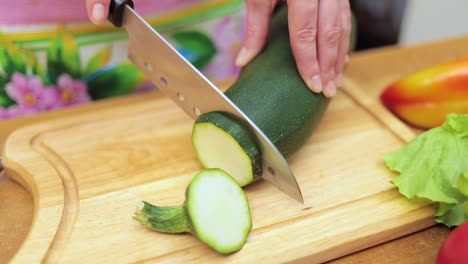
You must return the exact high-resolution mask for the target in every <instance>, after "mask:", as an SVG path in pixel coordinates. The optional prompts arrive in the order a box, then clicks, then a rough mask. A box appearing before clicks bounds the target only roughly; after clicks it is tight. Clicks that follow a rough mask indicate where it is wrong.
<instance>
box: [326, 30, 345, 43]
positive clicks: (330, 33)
mask: <svg viewBox="0 0 468 264" xmlns="http://www.w3.org/2000/svg"><path fill="white" fill-rule="evenodd" d="M342 32H343V30H342V28H341V27H338V26H334V27H330V28H329V29H328V30H326V31H325V42H326V43H327V44H328V46H330V47H334V46H337V45H338V43H339V41H340V37H341V34H342Z"/></svg>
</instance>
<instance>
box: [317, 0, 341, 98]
mask: <svg viewBox="0 0 468 264" xmlns="http://www.w3.org/2000/svg"><path fill="white" fill-rule="evenodd" d="M339 1H340V0H325V1H320V4H319V14H318V33H317V45H318V48H317V51H318V61H319V65H320V70H321V73H322V74H321V76H322V83H323V93H324V95H325V96H327V97H332V96H334V95H335V94H336V84H335V78H336V70H335V69H336V67H335V65H336V63H337V59H338V49H339V46H340V41H341V35H342V28H341V16H340V5H339Z"/></svg>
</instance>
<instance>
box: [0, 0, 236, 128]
mask: <svg viewBox="0 0 468 264" xmlns="http://www.w3.org/2000/svg"><path fill="white" fill-rule="evenodd" d="M198 2H202V1H197V3H198ZM208 2H209V1H208ZM231 2H236V3H237V2H239V1H231ZM240 7H241V6H240V5H237V8H236V9H233V10H234V12H235V13H233V14H224V13H223V14H221V13H220V14H219V15H218V16H214V17H213V15H211V17H210V16H208V17H207V18H206V19H203V17H202V16H201V15H199V17H200V16H201V19H199V20H198V21H197V22H196V23H180V21H178V22H179V23H178V24H177V23H175V24H176V26H173V27H172V28H171V27H168V26H167V25H166V29H165V32H163V33H162V34H163V35H164V36H165V37H166V38H167V39H168V41H169V42H171V43H172V44H173V45H174V46H175V47H176V49H177V50H178V51H179V52H180V53H181V54H182V55H183V56H184V57H185V58H187V59H188V60H189V61H190V62H191V63H192V64H193V65H194V66H195V67H197V68H198V69H200V70H201V71H202V72H203V73H204V74H205V75H206V76H207V77H208V78H210V79H212V80H217V79H226V78H232V77H234V76H236V75H237V74H238V72H239V69H237V68H236V67H235V66H234V60H235V56H236V54H237V52H238V50H239V49H240V46H241V43H242V37H243V33H244V32H243V29H244V25H243V19H242V9H241V8H240ZM171 8H174V7H171ZM215 11H216V10H213V12H215ZM213 12H211V11H210V12H208V13H206V14H213ZM215 13H216V12H215ZM189 22H193V19H192V20H191V21H189ZM166 24H167V23H166ZM55 27H56V28H55V30H54V32H53V34H52V36H51V37H49V38H48V39H47V41H46V42H45V43H44V41H43V40H41V41H42V43H43V44H42V48H37V45H36V46H34V45H28V43H27V42H23V43H22V42H21V41H17V39H15V36H14V34H8V32H3V33H1V32H0V120H4V119H9V118H16V117H21V116H27V115H31V114H36V113H41V112H46V111H52V110H58V109H62V108H66V107H71V106H75V105H80V104H85V103H90V102H93V101H97V100H101V99H106V98H111V97H116V96H124V95H128V94H131V93H137V92H144V91H149V90H155V89H156V88H155V86H154V85H152V83H151V82H149V81H148V80H147V79H146V78H145V76H144V75H143V73H142V72H140V70H138V69H137V68H136V67H135V66H134V65H133V64H132V63H130V62H129V61H128V60H126V59H122V58H126V55H125V54H123V53H124V52H126V46H125V45H116V44H115V43H117V42H119V41H120V43H122V42H123V43H125V39H122V37H120V39H118V40H117V41H115V40H112V38H109V39H104V40H103V41H100V42H99V43H97V41H96V43H94V44H93V45H91V46H92V47H91V48H90V47H89V45H88V46H86V45H85V42H84V41H80V39H79V36H77V34H74V32H76V30H75V31H74V30H73V27H72V26H70V25H67V24H63V23H56V26H55ZM3 28H5V27H3ZM1 30H2V26H1V20H0V31H1ZM114 30H115V29H114ZM32 33H34V32H32ZM160 33H161V31H160ZM31 35H34V34H31ZM98 38H99V33H96V38H95V39H98ZM88 39H89V37H88ZM93 41H94V40H93ZM30 42H34V39H33V40H32V41H30ZM88 42H89V40H88Z"/></svg>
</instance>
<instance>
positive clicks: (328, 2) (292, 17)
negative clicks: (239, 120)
mask: <svg viewBox="0 0 468 264" xmlns="http://www.w3.org/2000/svg"><path fill="white" fill-rule="evenodd" d="M246 2H247V35H246V40H245V44H244V47H243V48H242V49H241V52H240V53H239V56H238V58H237V61H236V64H237V65H238V66H244V65H246V64H247V63H248V62H249V61H250V60H251V59H253V58H254V57H255V56H256V55H257V54H258V53H259V52H260V51H261V50H262V48H263V46H264V45H265V41H266V39H267V33H268V28H269V24H270V19H271V15H272V11H273V9H274V7H275V5H276V4H277V2H278V0H246ZM288 9H289V11H288V12H289V13H288V17H289V21H288V23H289V34H290V40H291V47H292V50H293V53H294V57H295V60H296V63H297V67H298V70H299V73H300V74H301V76H302V78H303V79H304V81H305V82H306V84H307V86H308V87H309V88H310V89H311V90H312V91H314V92H322V91H323V93H324V95H325V96H328V97H331V96H334V95H335V94H336V86H337V85H340V82H341V78H342V72H343V68H344V64H345V61H346V60H347V57H346V56H347V52H348V49H349V36H350V31H351V11H350V6H349V1H348V0H289V1H288Z"/></svg>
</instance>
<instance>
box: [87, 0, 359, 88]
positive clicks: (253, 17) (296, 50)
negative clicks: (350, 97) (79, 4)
mask: <svg viewBox="0 0 468 264" xmlns="http://www.w3.org/2000/svg"><path fill="white" fill-rule="evenodd" d="M277 2H278V0H246V3H247V35H246V40H245V43H244V47H243V48H242V49H241V51H240V53H239V55H238V57H237V60H236V64H237V66H240V67H242V66H245V65H246V64H247V63H249V61H250V60H252V59H253V58H254V57H255V56H256V55H257V54H258V53H259V52H260V51H261V50H262V49H263V47H264V45H265V42H266V39H267V34H268V29H269V24H270V20H271V16H272V12H273V10H274V7H275V6H276V4H277ZM86 6H87V10H88V16H89V18H90V19H91V21H92V22H94V23H95V24H101V23H104V22H106V20H107V14H108V10H109V0H86ZM288 8H289V14H288V16H289V21H288V23H289V34H290V40H291V47H292V50H293V54H294V57H295V60H296V63H297V67H298V70H299V73H300V74H301V76H302V78H303V79H304V81H305V83H306V84H307V86H308V87H309V88H310V89H311V90H312V91H314V92H317V93H319V92H323V93H324V95H325V96H327V97H332V96H334V95H335V94H336V87H337V86H339V85H340V83H341V79H342V72H343V68H344V65H345V63H346V60H347V52H348V49H349V36H350V32H351V11H350V6H349V0H289V1H288Z"/></svg>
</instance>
